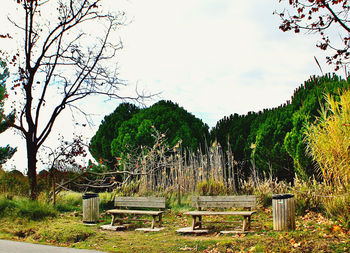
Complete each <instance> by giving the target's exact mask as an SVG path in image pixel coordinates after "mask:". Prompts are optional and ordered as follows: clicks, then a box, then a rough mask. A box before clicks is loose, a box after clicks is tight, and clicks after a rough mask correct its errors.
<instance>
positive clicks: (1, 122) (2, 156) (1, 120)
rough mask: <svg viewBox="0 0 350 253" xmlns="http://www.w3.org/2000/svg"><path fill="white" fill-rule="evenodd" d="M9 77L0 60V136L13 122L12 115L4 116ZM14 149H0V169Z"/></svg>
mask: <svg viewBox="0 0 350 253" xmlns="http://www.w3.org/2000/svg"><path fill="white" fill-rule="evenodd" d="M8 77H9V71H8V68H7V66H6V63H5V62H4V61H2V60H1V59H0V134H1V133H3V132H4V131H6V130H7V129H8V128H9V126H10V122H11V121H12V120H13V116H14V115H13V113H11V114H9V115H5V114H4V108H3V107H4V101H5V99H6V98H7V97H8V94H7V93H6V80H7V78H8ZM16 150H17V149H16V148H11V147H10V146H9V145H7V146H6V147H0V167H1V165H2V164H4V163H5V162H6V160H7V159H10V158H11V157H12V156H13V154H14V153H15V152H16Z"/></svg>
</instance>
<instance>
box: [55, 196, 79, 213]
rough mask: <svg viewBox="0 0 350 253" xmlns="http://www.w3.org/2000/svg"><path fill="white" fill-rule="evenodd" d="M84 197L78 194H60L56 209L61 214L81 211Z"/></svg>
mask: <svg viewBox="0 0 350 253" xmlns="http://www.w3.org/2000/svg"><path fill="white" fill-rule="evenodd" d="M82 195H83V194H82V193H77V192H68V191H65V192H60V193H59V194H58V195H57V197H56V198H57V199H56V209H57V210H58V211H60V212H71V211H80V210H81V205H82Z"/></svg>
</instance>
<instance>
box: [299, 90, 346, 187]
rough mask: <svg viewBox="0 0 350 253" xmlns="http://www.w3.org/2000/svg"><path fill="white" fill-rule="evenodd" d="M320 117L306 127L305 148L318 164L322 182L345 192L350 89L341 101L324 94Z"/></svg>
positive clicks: (342, 96) (341, 97)
mask: <svg viewBox="0 0 350 253" xmlns="http://www.w3.org/2000/svg"><path fill="white" fill-rule="evenodd" d="M326 101H327V104H326V106H325V108H324V109H323V110H322V114H321V117H320V118H319V119H318V120H317V122H315V123H314V124H311V125H310V126H308V128H307V131H306V143H307V150H308V152H309V154H310V155H311V156H312V158H313V159H314V160H315V161H316V162H317V164H318V165H319V170H320V173H321V176H322V177H323V179H324V182H325V183H326V184H327V185H330V186H333V187H334V189H335V190H339V191H348V190H349V183H350V91H345V92H344V93H343V94H342V95H341V96H340V100H337V99H336V98H335V97H332V96H331V95H327V96H326Z"/></svg>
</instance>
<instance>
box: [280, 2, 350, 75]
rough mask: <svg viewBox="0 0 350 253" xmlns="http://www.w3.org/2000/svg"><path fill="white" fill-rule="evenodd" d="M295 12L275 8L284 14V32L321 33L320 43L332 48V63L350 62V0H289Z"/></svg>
mask: <svg viewBox="0 0 350 253" xmlns="http://www.w3.org/2000/svg"><path fill="white" fill-rule="evenodd" d="M279 2H282V0H279ZM289 5H290V6H292V8H293V12H292V11H291V12H290V11H287V10H284V11H283V12H275V13H274V14H278V15H279V16H280V17H281V20H282V24H281V25H280V27H279V28H280V29H281V30H282V31H284V32H287V31H294V32H295V33H299V32H300V31H302V30H304V31H307V32H313V33H318V34H320V36H321V40H320V41H318V42H317V44H316V46H317V47H319V48H320V49H322V50H327V49H330V50H332V52H333V53H332V54H331V55H330V56H328V57H327V63H328V64H334V65H335V70H338V69H339V68H340V67H341V66H345V65H347V64H349V56H350V52H349V48H350V44H349V42H350V41H349V40H350V26H349V22H350V19H349V10H350V3H349V1H348V0H289Z"/></svg>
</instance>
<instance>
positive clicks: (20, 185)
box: [0, 169, 29, 196]
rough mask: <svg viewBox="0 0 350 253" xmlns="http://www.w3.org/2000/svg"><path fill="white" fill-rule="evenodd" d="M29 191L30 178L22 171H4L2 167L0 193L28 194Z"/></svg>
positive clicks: (0, 170) (0, 171)
mask: <svg viewBox="0 0 350 253" xmlns="http://www.w3.org/2000/svg"><path fill="white" fill-rule="evenodd" d="M28 192H29V186H28V178H26V177H25V176H24V175H23V174H22V173H21V172H20V171H18V170H12V171H9V172H7V171H4V170H2V169H0V193H5V194H8V195H17V196H27V195H28Z"/></svg>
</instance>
